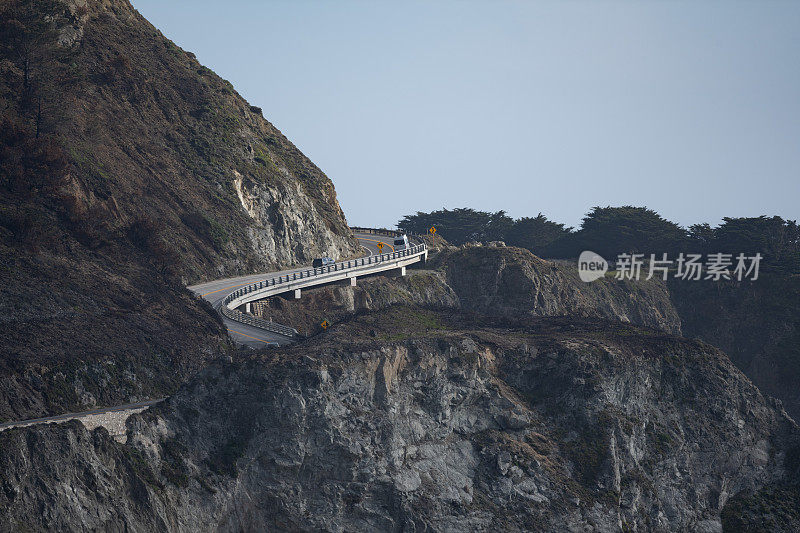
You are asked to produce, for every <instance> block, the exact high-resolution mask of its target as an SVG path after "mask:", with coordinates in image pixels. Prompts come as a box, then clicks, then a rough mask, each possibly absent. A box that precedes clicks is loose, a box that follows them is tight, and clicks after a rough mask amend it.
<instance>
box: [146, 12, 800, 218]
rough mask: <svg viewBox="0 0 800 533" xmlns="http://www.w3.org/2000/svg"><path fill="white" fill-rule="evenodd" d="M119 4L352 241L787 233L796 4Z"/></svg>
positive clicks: (799, 204)
mask: <svg viewBox="0 0 800 533" xmlns="http://www.w3.org/2000/svg"><path fill="white" fill-rule="evenodd" d="M132 3H133V5H134V7H136V9H138V10H139V12H140V13H142V15H144V16H145V17H146V18H147V19H148V20H150V22H151V23H153V24H154V25H155V26H156V27H157V28H159V29H160V30H161V31H162V32H163V33H164V34H165V35H166V36H167V37H168V38H170V39H172V40H173V41H175V43H177V44H178V45H179V46H181V47H182V48H184V49H185V50H188V51H192V52H194V53H195V54H196V55H197V58H198V60H199V61H200V62H201V63H203V64H204V65H206V66H208V67H209V68H211V69H212V70H214V71H215V72H216V73H217V74H219V75H220V76H222V77H223V78H225V79H227V80H229V81H230V82H231V83H233V85H234V87H235V88H236V89H237V91H238V92H239V93H240V94H241V95H242V96H244V97H245V98H246V99H247V100H248V101H249V102H250V104H251V105H256V106H259V107H261V108H263V110H264V116H265V117H266V118H267V119H268V120H269V121H270V122H272V123H273V124H274V125H275V126H276V127H277V128H278V129H280V130H281V131H282V132H283V133H284V135H286V136H287V137H288V138H289V139H290V140H291V141H292V142H294V144H295V145H296V146H297V147H298V148H299V149H300V150H302V151H303V153H305V154H306V155H307V156H308V157H309V158H310V159H311V160H312V161H313V162H314V163H315V164H316V165H317V166H319V167H320V168H321V169H322V170H323V171H324V172H325V173H326V174H327V175H328V177H330V178H331V180H333V183H334V185H335V186H336V190H337V194H338V198H339V203H340V204H341V206H342V209H343V210H344V212H345V215H346V216H347V219H348V222H349V223H350V224H351V225H360V226H372V227H375V226H383V227H394V225H395V224H396V223H397V221H398V220H399V219H401V218H402V217H403V216H404V215H406V214H411V213H414V212H416V211H431V210H434V209H440V208H442V207H447V208H455V207H472V208H475V209H479V210H484V211H492V212H494V211H498V210H501V209H502V210H505V211H506V212H507V213H508V214H509V215H510V216H513V217H522V216H536V215H537V214H538V213H543V214H544V215H545V216H547V217H548V218H549V219H551V220H555V221H558V222H563V223H566V224H567V225H569V226H575V227H577V226H579V225H580V222H581V219H582V218H583V216H584V215H585V214H586V213H587V212H588V211H589V210H590V209H591V208H592V207H593V206H595V205H600V206H606V205H636V206H642V205H644V206H647V207H650V208H651V209H655V210H656V211H658V212H659V213H660V214H661V215H662V216H664V217H665V218H668V219H670V220H673V221H675V222H678V223H679V224H681V225H684V226H688V225H690V224H694V223H700V222H708V223H711V224H712V225H715V224H718V223H719V222H720V221H721V219H722V217H724V216H758V215H762V214H766V215H780V216H783V217H784V218H789V219H792V220H797V219H800V61H798V58H800V31H798V28H800V2H789V1H786V2H756V1H751V2H739V1H719V2H710V1H709V2H680V1H670V2H666V1H659V2H655V1H653V2H621V1H614V2H612V1H607V2H603V1H598V2H595V1H591V2H589V1H585V2H578V1H559V2H533V1H525V2H523V1H488V0H487V1H469V0H459V1H445V0H439V1H424V2H423V1H403V2H389V1H376V0H370V1H336V2H334V1H311V0H299V1H298V0H286V1H283V0H281V1H263V0H262V1H255V0H253V1H234V0H228V1H226V2H218V1H208V0H192V1H186V0H170V1H169V2H164V1H163V0H132Z"/></svg>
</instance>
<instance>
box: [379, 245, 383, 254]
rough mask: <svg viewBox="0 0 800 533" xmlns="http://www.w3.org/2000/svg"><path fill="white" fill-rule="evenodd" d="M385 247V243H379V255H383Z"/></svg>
mask: <svg viewBox="0 0 800 533" xmlns="http://www.w3.org/2000/svg"><path fill="white" fill-rule="evenodd" d="M383 246H384V245H383V243H382V242H379V243H378V253H379V254H381V253H383Z"/></svg>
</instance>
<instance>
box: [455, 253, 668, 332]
mask: <svg viewBox="0 0 800 533" xmlns="http://www.w3.org/2000/svg"><path fill="white" fill-rule="evenodd" d="M439 261H440V262H441V265H442V268H443V269H444V270H445V272H446V273H447V283H448V285H449V286H450V287H452V288H453V290H454V291H455V293H456V294H457V295H458V298H459V300H460V302H461V308H462V309H463V310H465V311H472V312H476V313H481V314H486V315H493V316H505V317H514V316H519V315H520V314H523V315H529V316H566V315H570V316H594V317H602V318H609V319H615V320H620V321H622V322H629V323H632V324H638V325H642V326H649V327H654V328H657V329H660V330H663V331H666V332H669V333H675V334H679V333H680V331H681V326H680V324H681V323H680V318H679V317H678V314H677V312H676V311H675V309H674V307H673V305H672V302H671V301H670V297H669V292H668V291H667V288H666V286H665V285H664V284H663V283H662V282H660V281H659V280H655V279H654V280H650V281H644V280H642V281H630V280H617V279H614V278H611V277H607V278H603V279H600V280H597V281H594V282H592V283H584V282H582V281H581V280H580V278H579V277H578V274H577V270H576V268H575V265H574V264H572V263H564V262H557V261H545V260H543V259H540V258H538V257H536V256H535V255H533V254H532V253H530V252H529V251H528V250H525V249H522V248H511V247H498V246H464V247H461V248H460V249H451V250H450V251H449V253H445V254H443V257H442V258H440V259H439Z"/></svg>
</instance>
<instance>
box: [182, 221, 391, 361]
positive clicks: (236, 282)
mask: <svg viewBox="0 0 800 533" xmlns="http://www.w3.org/2000/svg"><path fill="white" fill-rule="evenodd" d="M354 235H355V237H356V238H357V239H358V241H359V242H360V243H361V246H362V248H364V249H365V251H366V254H365V255H373V254H377V253H378V243H379V242H383V243H384V244H385V246H384V248H383V253H388V252H391V251H393V250H394V248H393V247H392V245H391V238H390V237H381V236H380V235H371V234H363V233H355V234H354ZM334 259H337V258H334ZM309 267H310V265H306V266H303V267H300V268H295V269H291V270H282V271H280V272H268V273H267V272H265V273H263V274H251V275H248V276H239V277H235V278H226V279H218V280H214V281H209V282H207V283H200V284H198V285H192V286H190V287H189V290H191V291H193V292H194V293H195V294H199V295H200V296H202V297H203V298H205V299H206V300H208V301H209V302H210V303H211V305H213V306H214V308H215V309H218V308H219V306H220V305H222V300H223V299H224V298H225V297H226V296H227V295H228V294H230V293H232V292H233V291H235V290H236V289H238V288H239V287H242V286H244V285H249V284H251V283H255V282H256V281H260V280H262V279H265V278H267V277H272V276H276V275H282V274H291V273H292V272H299V271H301V270H306V269H308V268H309ZM222 321H223V322H224V323H225V327H226V328H228V333H229V334H230V336H231V338H232V339H233V341H234V342H235V343H236V344H240V345H246V346H250V347H252V348H262V347H264V346H269V345H273V346H274V345H279V346H281V345H284V344H289V343H290V342H292V339H291V338H289V337H286V336H284V335H280V334H278V333H272V332H271V331H265V330H263V329H261V328H257V327H254V326H248V325H246V324H242V323H240V322H236V321H234V320H230V319H229V318H226V317H223V318H222ZM287 325H289V326H290V325H291V324H287Z"/></svg>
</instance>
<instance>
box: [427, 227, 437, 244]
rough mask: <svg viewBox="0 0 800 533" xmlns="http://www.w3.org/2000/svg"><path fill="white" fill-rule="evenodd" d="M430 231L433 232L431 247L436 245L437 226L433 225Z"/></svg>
mask: <svg viewBox="0 0 800 533" xmlns="http://www.w3.org/2000/svg"><path fill="white" fill-rule="evenodd" d="M428 232H429V233H430V234H431V239H432V240H433V242H432V244H431V247H434V246H436V226H431V227H430V229H429V230H428Z"/></svg>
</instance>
